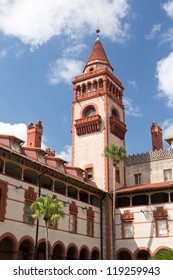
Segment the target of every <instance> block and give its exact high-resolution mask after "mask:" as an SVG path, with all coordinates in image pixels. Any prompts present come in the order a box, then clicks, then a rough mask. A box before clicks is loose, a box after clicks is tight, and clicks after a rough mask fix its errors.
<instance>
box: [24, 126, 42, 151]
mask: <svg viewBox="0 0 173 280" xmlns="http://www.w3.org/2000/svg"><path fill="white" fill-rule="evenodd" d="M42 134H43V126H42V123H41V121H37V122H36V124H35V125H34V124H33V123H30V124H29V125H28V126H27V147H32V148H34V147H37V148H41V141H42Z"/></svg>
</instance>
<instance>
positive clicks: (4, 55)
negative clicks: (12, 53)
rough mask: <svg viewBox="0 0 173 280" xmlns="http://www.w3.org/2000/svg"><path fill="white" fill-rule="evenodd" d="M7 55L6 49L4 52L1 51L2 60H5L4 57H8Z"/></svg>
mask: <svg viewBox="0 0 173 280" xmlns="http://www.w3.org/2000/svg"><path fill="white" fill-rule="evenodd" d="M6 55H7V50H6V49H3V50H1V51H0V58H4V57H6Z"/></svg>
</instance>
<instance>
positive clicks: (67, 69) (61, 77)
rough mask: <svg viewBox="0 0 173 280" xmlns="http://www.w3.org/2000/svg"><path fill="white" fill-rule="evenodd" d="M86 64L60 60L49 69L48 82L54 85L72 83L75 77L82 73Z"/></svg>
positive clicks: (64, 59) (77, 61)
mask: <svg viewBox="0 0 173 280" xmlns="http://www.w3.org/2000/svg"><path fill="white" fill-rule="evenodd" d="M83 67H84V63H83V62H82V61H80V60H74V59H66V58H60V59H57V60H56V61H55V62H53V63H52V64H51V65H50V67H49V73H48V80H49V83H50V84H52V85H56V84H59V83H61V82H64V83H66V82H68V83H71V81H72V80H73V78H74V76H76V75H78V74H79V73H81V72H82V70H83Z"/></svg>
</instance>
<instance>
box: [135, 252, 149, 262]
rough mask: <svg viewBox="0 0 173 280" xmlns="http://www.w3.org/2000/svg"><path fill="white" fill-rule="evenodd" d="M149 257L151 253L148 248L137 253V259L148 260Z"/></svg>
mask: <svg viewBox="0 0 173 280" xmlns="http://www.w3.org/2000/svg"><path fill="white" fill-rule="evenodd" d="M149 257H150V253H149V252H148V251H147V250H140V251H139V252H138V253H137V255H136V259H137V260H148V259H149Z"/></svg>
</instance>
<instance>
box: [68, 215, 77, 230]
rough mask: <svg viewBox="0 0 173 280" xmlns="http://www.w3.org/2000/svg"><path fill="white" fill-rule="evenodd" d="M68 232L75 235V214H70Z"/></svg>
mask: <svg viewBox="0 0 173 280" xmlns="http://www.w3.org/2000/svg"><path fill="white" fill-rule="evenodd" d="M69 231H70V232H73V233H76V214H70V225H69Z"/></svg>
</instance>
